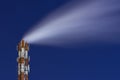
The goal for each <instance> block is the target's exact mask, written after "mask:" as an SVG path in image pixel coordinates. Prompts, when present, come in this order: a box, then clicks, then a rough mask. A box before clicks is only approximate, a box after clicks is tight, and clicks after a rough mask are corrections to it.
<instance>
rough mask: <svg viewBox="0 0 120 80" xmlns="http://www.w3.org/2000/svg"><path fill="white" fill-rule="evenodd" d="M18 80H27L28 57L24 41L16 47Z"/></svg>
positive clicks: (27, 47)
mask: <svg viewBox="0 0 120 80" xmlns="http://www.w3.org/2000/svg"><path fill="white" fill-rule="evenodd" d="M17 50H18V58H17V62H18V80H28V73H29V72H30V67H29V61H30V57H28V51H29V45H28V43H26V42H25V41H24V40H22V41H21V42H20V43H19V44H18V46H17Z"/></svg>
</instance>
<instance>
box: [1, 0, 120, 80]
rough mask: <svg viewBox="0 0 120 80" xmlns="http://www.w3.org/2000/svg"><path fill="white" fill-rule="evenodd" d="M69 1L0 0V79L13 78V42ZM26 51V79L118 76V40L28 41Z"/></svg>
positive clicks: (78, 79) (91, 79) (83, 79)
mask: <svg viewBox="0 0 120 80" xmlns="http://www.w3.org/2000/svg"><path fill="white" fill-rule="evenodd" d="M69 1H70V0H15V1H13V0H2V1H0V36H1V38H0V45H1V46H0V51H1V52H0V63H1V64H0V80H8V79H10V80H17V62H16V58H17V50H16V45H17V43H18V42H19V41H20V39H21V38H22V36H23V35H24V34H25V32H26V31H28V30H29V29H30V27H32V25H34V24H35V23H36V22H37V21H39V20H42V19H43V18H44V16H46V15H47V14H49V13H50V12H52V11H54V10H55V9H56V8H57V7H59V6H61V5H63V4H65V3H67V2H69ZM115 14H116V13H115ZM118 14H119V12H118ZM29 54H30V56H31V63H30V64H31V73H30V80H120V45H118V44H105V43H98V42H97V43H91V44H89V45H87V44H86V45H85V46H84V47H83V46H78V47H75V48H59V47H50V46H36V45H31V46H30V52H29Z"/></svg>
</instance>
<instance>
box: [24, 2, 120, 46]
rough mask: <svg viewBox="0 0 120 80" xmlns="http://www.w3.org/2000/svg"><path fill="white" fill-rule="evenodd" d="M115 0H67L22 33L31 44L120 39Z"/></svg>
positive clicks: (118, 16)
mask: <svg viewBox="0 0 120 80" xmlns="http://www.w3.org/2000/svg"><path fill="white" fill-rule="evenodd" d="M118 11H120V1H119V0H90V1H89V2H88V1H86V2H84V3H80V2H78V1H77V2H76V1H75V2H74V3H73V2H71V3H69V4H67V5H65V6H63V7H61V8H59V9H58V10H57V11H55V12H53V13H52V14H50V15H48V16H47V17H46V18H45V19H44V20H43V21H42V22H40V23H38V24H37V25H36V26H34V29H31V30H30V31H29V32H28V33H27V34H25V36H24V38H23V39H24V40H25V41H27V42H29V43H31V44H36V43H37V44H43V45H64V44H70V43H72V44H74V43H83V42H84V43H85V42H91V41H103V42H113V43H114V42H120V27H119V26H120V23H119V21H120V15H117V14H115V12H116V13H117V12H118Z"/></svg>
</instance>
